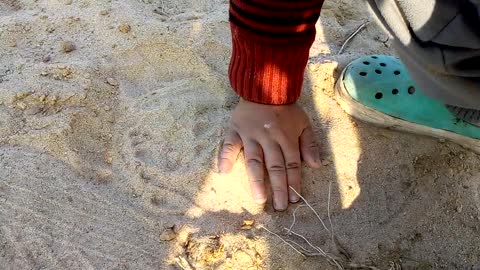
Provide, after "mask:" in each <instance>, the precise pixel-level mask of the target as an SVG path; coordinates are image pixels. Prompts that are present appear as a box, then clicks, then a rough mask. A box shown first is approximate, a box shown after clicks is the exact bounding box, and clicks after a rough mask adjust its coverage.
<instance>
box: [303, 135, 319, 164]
mask: <svg viewBox="0 0 480 270" xmlns="http://www.w3.org/2000/svg"><path fill="white" fill-rule="evenodd" d="M300 151H301V153H302V157H303V160H305V162H306V163H307V164H308V166H310V167H311V168H314V169H318V168H320V165H321V164H320V147H319V146H318V144H317V142H316V140H315V134H314V133H313V130H312V127H307V128H306V129H304V130H303V133H302V135H301V136H300Z"/></svg>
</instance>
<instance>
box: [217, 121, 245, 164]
mask: <svg viewBox="0 0 480 270" xmlns="http://www.w3.org/2000/svg"><path fill="white" fill-rule="evenodd" d="M240 150H242V140H241V139H240V136H238V134H237V132H235V131H233V130H229V131H228V133H227V135H226V136H225V141H224V142H223V144H222V149H221V150H220V155H219V156H218V169H219V171H220V173H230V172H231V171H232V168H233V165H234V164H235V161H236V160H237V157H238V154H239V153H240Z"/></svg>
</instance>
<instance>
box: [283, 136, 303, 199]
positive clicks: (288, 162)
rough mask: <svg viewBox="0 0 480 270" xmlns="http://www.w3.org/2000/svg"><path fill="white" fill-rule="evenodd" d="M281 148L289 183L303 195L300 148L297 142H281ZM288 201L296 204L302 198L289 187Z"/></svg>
mask: <svg viewBox="0 0 480 270" xmlns="http://www.w3.org/2000/svg"><path fill="white" fill-rule="evenodd" d="M280 147H281V149H282V152H283V157H284V158H285V169H286V171H287V183H288V185H289V186H291V187H292V188H294V189H295V191H297V192H298V193H301V188H302V187H301V184H302V171H301V163H302V161H301V158H300V146H299V144H298V142H297V143H295V142H293V143H292V142H288V141H285V142H281V143H280ZM287 191H288V199H289V201H290V202H292V203H296V202H298V201H299V200H300V197H299V196H298V195H297V194H296V193H295V192H293V191H291V190H290V189H289V188H288V187H287Z"/></svg>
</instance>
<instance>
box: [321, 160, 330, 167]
mask: <svg viewBox="0 0 480 270" xmlns="http://www.w3.org/2000/svg"><path fill="white" fill-rule="evenodd" d="M320 162H321V163H322V165H323V166H328V165H330V163H331V162H330V161H329V160H327V159H322V160H321V161H320Z"/></svg>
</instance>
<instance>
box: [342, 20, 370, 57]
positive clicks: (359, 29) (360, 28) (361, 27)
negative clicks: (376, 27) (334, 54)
mask: <svg viewBox="0 0 480 270" xmlns="http://www.w3.org/2000/svg"><path fill="white" fill-rule="evenodd" d="M369 23H370V22H369V21H366V22H364V23H362V24H361V25H360V26H359V27H358V28H357V30H355V32H353V33H352V34H351V35H350V36H348V38H347V40H345V42H344V43H343V45H342V47H341V48H340V50H339V51H338V54H342V53H343V50H345V47H346V46H347V45H348V43H349V42H350V40H352V39H353V38H354V37H355V36H356V35H357V34H358V33H360V31H362V29H363V28H365V27H366V26H367V25H368V24H369Z"/></svg>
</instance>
